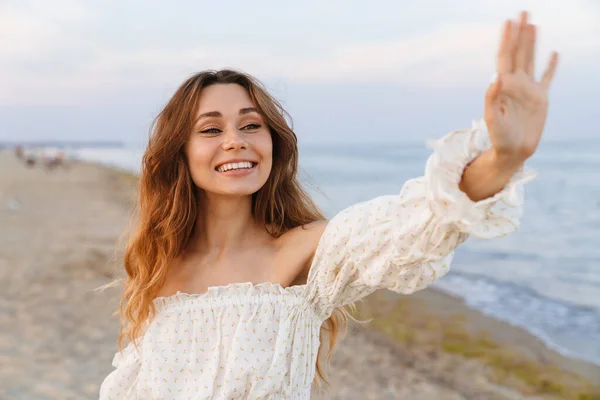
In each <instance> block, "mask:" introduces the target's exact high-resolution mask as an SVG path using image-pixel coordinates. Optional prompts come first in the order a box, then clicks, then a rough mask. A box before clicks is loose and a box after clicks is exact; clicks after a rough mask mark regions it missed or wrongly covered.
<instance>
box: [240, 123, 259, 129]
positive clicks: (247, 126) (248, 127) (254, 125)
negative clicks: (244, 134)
mask: <svg viewBox="0 0 600 400" xmlns="http://www.w3.org/2000/svg"><path fill="white" fill-rule="evenodd" d="M259 128H260V125H259V124H248V125H246V126H244V127H243V128H242V129H245V130H249V131H255V130H257V129H259Z"/></svg>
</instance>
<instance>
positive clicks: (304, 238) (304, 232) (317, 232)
mask: <svg viewBox="0 0 600 400" xmlns="http://www.w3.org/2000/svg"><path fill="white" fill-rule="evenodd" d="M328 223H329V221H327V220H321V221H315V222H311V223H310V224H306V225H301V226H297V227H296V228H294V229H290V230H289V231H287V232H286V233H285V234H284V235H283V236H282V239H283V243H284V246H285V247H288V248H290V247H292V248H293V247H306V248H309V249H310V248H311V247H312V248H313V252H314V250H316V249H317V245H318V244H319V240H320V239H321V236H322V235H323V232H324V231H325V228H326V227H327V224H328Z"/></svg>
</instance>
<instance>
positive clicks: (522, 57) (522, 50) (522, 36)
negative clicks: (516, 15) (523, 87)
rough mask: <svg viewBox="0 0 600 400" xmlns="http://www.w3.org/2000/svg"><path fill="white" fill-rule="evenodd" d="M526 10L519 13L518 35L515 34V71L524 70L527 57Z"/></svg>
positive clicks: (528, 41) (527, 32) (528, 42)
mask: <svg viewBox="0 0 600 400" xmlns="http://www.w3.org/2000/svg"><path fill="white" fill-rule="evenodd" d="M527 17H528V16H527V12H525V11H523V12H522V13H521V17H520V19H519V25H518V36H517V40H516V42H517V43H516V46H517V48H516V51H515V58H514V66H513V67H514V70H515V71H524V70H525V69H526V67H527V58H528V54H529V53H530V51H529V46H530V44H531V43H530V40H529V35H530V33H529V29H528V25H529V24H528V23H527Z"/></svg>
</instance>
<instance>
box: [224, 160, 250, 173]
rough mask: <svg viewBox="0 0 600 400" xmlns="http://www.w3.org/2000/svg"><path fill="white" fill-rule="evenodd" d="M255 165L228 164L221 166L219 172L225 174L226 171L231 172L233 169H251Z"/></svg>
mask: <svg viewBox="0 0 600 400" xmlns="http://www.w3.org/2000/svg"><path fill="white" fill-rule="evenodd" d="M253 165H254V164H253V163H251V162H249V161H242V162H236V163H228V164H223V165H221V166H220V167H219V168H217V171H219V172H225V171H231V170H233V169H250V168H252V166H253Z"/></svg>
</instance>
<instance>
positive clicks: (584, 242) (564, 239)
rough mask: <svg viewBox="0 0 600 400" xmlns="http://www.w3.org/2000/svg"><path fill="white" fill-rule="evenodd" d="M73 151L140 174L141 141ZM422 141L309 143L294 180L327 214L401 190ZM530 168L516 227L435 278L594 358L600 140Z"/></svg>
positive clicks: (566, 146)
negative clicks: (530, 177)
mask: <svg viewBox="0 0 600 400" xmlns="http://www.w3.org/2000/svg"><path fill="white" fill-rule="evenodd" d="M71 153H72V154H71V155H72V156H74V157H78V158H80V159H82V160H86V161H91V162H97V163H101V164H105V165H109V166H113V167H117V168H121V169H123V170H127V171H131V172H134V173H138V172H139V169H140V163H141V157H142V154H143V148H140V147H136V146H131V147H124V148H87V149H86V148H83V149H78V150H73V151H72V152H71ZM430 154H431V150H429V149H428V148H427V147H426V146H425V145H424V143H422V142H415V141H402V142H398V143H390V142H385V143H376V142H369V143H329V144H327V143H309V144H304V145H301V146H300V169H301V171H300V179H301V181H302V183H303V184H304V185H305V187H306V188H307V189H308V190H309V191H310V193H311V194H312V195H313V198H314V199H315V201H316V202H317V203H318V204H319V206H320V207H321V208H322V209H323V211H324V212H325V213H326V215H327V216H328V217H332V216H334V215H335V214H336V213H337V212H339V211H341V210H342V209H343V208H345V207H348V206H350V205H352V204H354V203H356V202H360V201H365V200H369V199H371V198H373V197H376V196H380V195H388V194H396V193H399V192H400V189H401V187H402V185H403V183H404V182H405V181H406V180H408V179H410V178H413V177H417V176H421V175H423V172H424V166H425V162H426V160H427V157H428V156H429V155H430ZM527 167H528V168H530V169H533V170H536V171H537V177H536V178H535V179H534V180H533V181H531V182H529V183H527V184H526V192H525V199H526V202H525V212H524V215H523V218H522V220H521V226H520V228H519V230H518V231H517V232H515V233H513V234H511V235H509V236H506V237H503V238H498V239H494V240H477V239H474V238H470V239H469V240H467V242H466V243H464V244H463V245H462V246H460V247H459V248H458V249H457V251H456V253H455V258H454V261H453V264H452V268H451V271H450V273H449V274H448V275H446V276H445V277H444V278H442V279H440V280H439V281H438V282H436V283H435V284H434V286H436V287H438V288H439V289H441V290H443V291H446V292H449V293H451V294H454V295H457V296H459V297H461V298H463V299H464V301H465V302H466V303H467V304H468V305H469V306H471V307H472V308H475V309H477V310H480V311H481V312H483V313H485V314H488V315H491V316H493V317H496V318H498V319H501V320H504V321H506V322H509V323H511V324H514V325H517V326H520V327H522V328H525V329H526V330H528V331H529V332H530V333H532V334H534V335H536V336H537V337H539V338H540V339H542V340H543V341H544V342H545V343H546V344H547V345H548V346H549V347H551V348H553V349H554V350H557V351H558V352H560V353H563V354H564V355H567V356H570V357H574V358H579V359H583V360H586V361H590V362H592V363H595V364H598V365H600V141H599V140H597V139H589V140H582V139H577V140H574V141H570V140H562V141H556V140H555V141H552V140H548V141H543V142H542V143H541V145H540V148H539V149H538V151H537V152H536V154H535V155H534V156H533V157H532V158H531V159H530V160H528V162H527Z"/></svg>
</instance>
